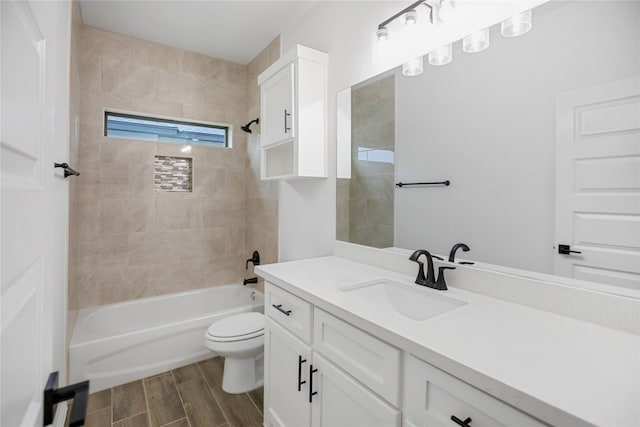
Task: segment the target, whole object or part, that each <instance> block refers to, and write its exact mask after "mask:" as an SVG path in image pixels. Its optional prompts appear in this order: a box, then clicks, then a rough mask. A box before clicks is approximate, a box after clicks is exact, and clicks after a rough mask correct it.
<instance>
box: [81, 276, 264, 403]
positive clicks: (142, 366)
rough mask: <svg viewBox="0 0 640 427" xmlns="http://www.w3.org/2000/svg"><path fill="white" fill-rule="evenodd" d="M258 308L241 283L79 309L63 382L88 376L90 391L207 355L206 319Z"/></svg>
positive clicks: (260, 300)
mask: <svg viewBox="0 0 640 427" xmlns="http://www.w3.org/2000/svg"><path fill="white" fill-rule="evenodd" d="M263 310H264V297H263V295H262V293H260V292H259V291H256V290H255V289H253V288H249V287H246V286H243V285H241V284H237V285H224V286H214V287H211V288H206V289H200V290H196V291H190V292H183V293H178V294H171V295H161V296H158V297H151V298H144V299H139V300H135V301H127V302H123V303H117V304H109V305H103V306H100V307H94V308H89V309H83V310H80V312H79V313H78V318H77V320H76V325H75V328H74V330H73V335H72V338H71V343H70V344H69V382H70V383H75V382H78V381H84V380H90V381H91V392H92V393H93V392H96V391H100V390H103V389H106V388H109V387H113V386H115V385H119V384H124V383H127V382H129V381H134V380H137V379H140V378H144V377H147V376H149V375H154V374H158V373H160V372H164V371H167V370H170V369H174V368H177V367H179V366H183V365H187V364H189V363H193V362H197V361H199V360H203V359H206V358H209V357H212V356H213V355H214V354H213V353H212V352H211V350H209V349H207V348H206V347H205V346H204V336H205V332H206V330H207V328H208V327H209V325H211V323H213V322H214V321H216V320H218V319H221V318H223V317H226V316H229V315H231V314H234V313H242V312H248V311H260V312H262V311H263Z"/></svg>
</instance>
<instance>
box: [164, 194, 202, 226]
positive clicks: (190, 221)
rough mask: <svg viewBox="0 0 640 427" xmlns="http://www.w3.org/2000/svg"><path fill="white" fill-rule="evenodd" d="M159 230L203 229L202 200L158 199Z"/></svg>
mask: <svg viewBox="0 0 640 427" xmlns="http://www.w3.org/2000/svg"><path fill="white" fill-rule="evenodd" d="M156 209H157V211H156V215H157V217H156V219H157V221H156V229H157V230H184V229H202V226H203V213H204V212H203V211H204V209H203V202H202V200H200V199H185V200H182V201H180V202H176V200H173V199H158V201H157V202H156Z"/></svg>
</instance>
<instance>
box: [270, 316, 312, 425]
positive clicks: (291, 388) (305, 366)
mask: <svg viewBox="0 0 640 427" xmlns="http://www.w3.org/2000/svg"><path fill="white" fill-rule="evenodd" d="M264 334H265V343H264V344H265V348H264V350H265V354H264V355H265V370H264V373H265V378H264V397H265V402H264V407H265V414H264V418H265V420H264V422H265V424H264V425H265V427H304V426H308V425H309V424H310V423H311V405H310V404H309V392H308V375H309V365H310V361H311V357H310V356H311V350H310V348H309V347H308V346H306V345H304V344H303V343H302V342H301V341H300V340H298V339H297V338H295V337H294V336H293V335H291V334H290V333H289V332H287V331H285V330H284V329H282V328H281V327H280V326H278V325H277V324H276V323H275V322H273V320H271V319H269V318H266V319H265V331H264ZM302 382H304V383H303V384H300V385H299V383H302Z"/></svg>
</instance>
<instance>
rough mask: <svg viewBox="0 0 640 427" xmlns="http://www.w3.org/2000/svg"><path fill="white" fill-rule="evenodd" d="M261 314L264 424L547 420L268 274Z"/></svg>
mask: <svg viewBox="0 0 640 427" xmlns="http://www.w3.org/2000/svg"><path fill="white" fill-rule="evenodd" d="M265 315H266V323H265V392H264V401H265V426H266V427H303V426H313V427H321V426H334V427H337V426H345V427H347V426H349V427H352V426H362V427H375V426H380V427H383V426H384V427H400V426H401V425H402V426H403V427H437V426H443V427H446V426H449V427H455V426H456V425H459V426H465V425H466V426H469V427H498V426H519V427H542V426H545V425H546V424H544V423H542V422H540V421H538V420H536V419H535V418H532V417H531V416H529V415H527V414H525V413H523V412H521V411H519V410H517V409H515V408H513V407H512V406H509V405H507V404H506V403H504V402H502V401H500V400H498V399H496V398H494V397H492V396H490V395H488V394H486V393H484V392H482V391H480V390H479V389H477V388H475V387H472V386H471V385H469V384H467V383H465V382H463V381H461V380H459V379H457V378H455V377H453V376H451V375H449V374H448V373H446V372H444V371H442V370H440V369H438V368H436V367H434V366H433V365H431V364H429V363H427V362H424V361H423V360H420V359H419V358H417V357H415V356H413V355H411V354H410V353H408V352H406V351H402V350H401V349H398V348H397V347H395V346H393V345H390V344H389V343H387V342H385V341H382V340H380V339H379V338H377V337H375V336H373V335H371V334H369V333H367V332H365V331H363V330H362V329H359V328H357V327H355V326H353V325H352V324H349V323H347V322H345V321H344V320H342V319H340V318H338V317H336V316H335V315H333V314H331V313H329V312H327V311H325V310H322V309H320V308H318V307H315V306H314V305H313V304H311V303H310V302H308V301H305V300H304V299H302V298H300V297H298V296H296V295H294V294H292V293H290V292H287V291H285V290H283V289H281V288H279V287H277V286H275V285H273V284H271V283H268V282H267V283H266V285H265ZM400 408H401V409H400ZM453 417H455V420H454V419H453Z"/></svg>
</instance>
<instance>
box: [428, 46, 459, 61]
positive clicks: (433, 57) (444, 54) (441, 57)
mask: <svg viewBox="0 0 640 427" xmlns="http://www.w3.org/2000/svg"><path fill="white" fill-rule="evenodd" d="M452 59H453V47H452V45H451V44H447V45H444V46H441V47H439V48H437V49H436V50H432V51H431V52H429V64H431V65H447V64H448V63H449V62H451V60H452Z"/></svg>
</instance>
